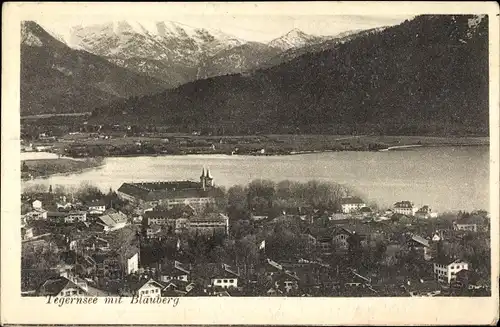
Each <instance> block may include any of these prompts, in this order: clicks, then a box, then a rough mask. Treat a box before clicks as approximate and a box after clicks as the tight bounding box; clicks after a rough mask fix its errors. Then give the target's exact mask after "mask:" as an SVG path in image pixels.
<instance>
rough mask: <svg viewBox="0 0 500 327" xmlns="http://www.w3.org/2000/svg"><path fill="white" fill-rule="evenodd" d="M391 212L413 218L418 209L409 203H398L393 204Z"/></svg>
mask: <svg viewBox="0 0 500 327" xmlns="http://www.w3.org/2000/svg"><path fill="white" fill-rule="evenodd" d="M392 210H393V211H394V213H398V214H401V215H408V216H413V215H415V212H417V210H418V208H417V207H416V206H415V205H414V204H413V203H411V202H410V201H400V202H396V203H394V206H393V208H392Z"/></svg>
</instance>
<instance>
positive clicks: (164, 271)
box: [158, 260, 191, 283]
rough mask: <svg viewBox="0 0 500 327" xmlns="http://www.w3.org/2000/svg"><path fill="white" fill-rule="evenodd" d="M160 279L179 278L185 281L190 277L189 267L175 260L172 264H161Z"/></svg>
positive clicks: (168, 280)
mask: <svg viewBox="0 0 500 327" xmlns="http://www.w3.org/2000/svg"><path fill="white" fill-rule="evenodd" d="M158 270H159V275H160V281H162V282H165V283H166V282H170V281H172V280H179V281H184V282H187V281H189V279H190V275H191V268H190V267H187V266H186V265H184V264H182V263H181V262H179V261H177V260H175V261H174V262H173V264H169V265H161V266H160V267H159V269H158Z"/></svg>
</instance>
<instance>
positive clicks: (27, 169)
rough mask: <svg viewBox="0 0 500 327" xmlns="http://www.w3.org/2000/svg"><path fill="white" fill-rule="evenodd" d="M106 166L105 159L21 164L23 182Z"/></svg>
mask: <svg viewBox="0 0 500 327" xmlns="http://www.w3.org/2000/svg"><path fill="white" fill-rule="evenodd" d="M102 166H104V159H103V158H88V159H86V160H74V159H71V158H57V159H32V160H24V161H22V163H21V180H23V181H28V180H32V179H39V178H42V179H45V178H49V177H52V176H58V175H59V176H64V175H70V174H79V173H83V172H85V171H88V170H91V169H95V168H99V167H102Z"/></svg>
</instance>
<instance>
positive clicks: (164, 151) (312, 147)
mask: <svg viewBox="0 0 500 327" xmlns="http://www.w3.org/2000/svg"><path fill="white" fill-rule="evenodd" d="M50 144H51V146H52V149H51V150H49V151H52V152H57V153H63V154H64V156H66V157H72V158H89V157H90V158H92V157H136V156H163V155H189V154H200V155H202V154H221V155H251V156H276V155H298V154H309V153H322V152H340V151H391V150H408V149H410V148H413V147H440V146H486V145H489V138H488V137H429V136H375V135H245V136H213V135H192V134H181V133H177V134H175V133H143V134H141V135H137V136H131V135H126V134H119V133H114V134H113V133H107V134H103V133H101V134H97V133H73V134H71V135H65V136H63V137H61V138H58V139H57V140H54V141H52V142H51V143H50Z"/></svg>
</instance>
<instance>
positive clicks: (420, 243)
mask: <svg viewBox="0 0 500 327" xmlns="http://www.w3.org/2000/svg"><path fill="white" fill-rule="evenodd" d="M407 246H408V247H409V248H413V249H415V250H416V251H417V252H418V253H419V254H420V255H422V257H423V258H424V260H427V261H428V260H430V259H432V254H431V253H432V252H431V243H430V242H429V241H428V240H426V239H425V238H423V237H421V236H419V235H412V237H411V239H409V240H408V242H407Z"/></svg>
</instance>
